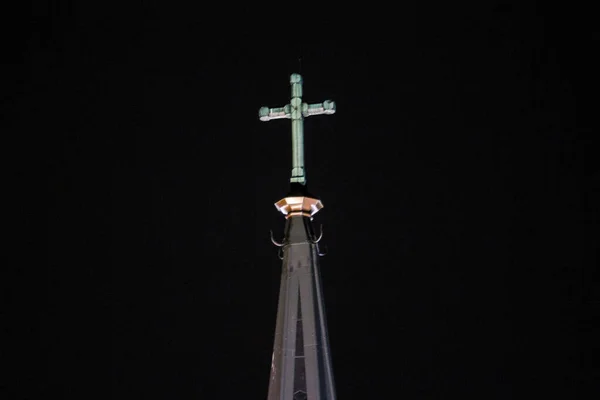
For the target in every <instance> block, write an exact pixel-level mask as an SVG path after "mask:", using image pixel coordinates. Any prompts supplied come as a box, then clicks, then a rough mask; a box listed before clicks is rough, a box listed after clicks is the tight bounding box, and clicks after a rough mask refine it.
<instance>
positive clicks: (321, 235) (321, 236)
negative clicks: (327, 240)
mask: <svg viewBox="0 0 600 400" xmlns="http://www.w3.org/2000/svg"><path fill="white" fill-rule="evenodd" d="M321 239H323V224H321V234H320V235H319V238H318V239H317V240H315V243H319V242H320V241H321Z"/></svg>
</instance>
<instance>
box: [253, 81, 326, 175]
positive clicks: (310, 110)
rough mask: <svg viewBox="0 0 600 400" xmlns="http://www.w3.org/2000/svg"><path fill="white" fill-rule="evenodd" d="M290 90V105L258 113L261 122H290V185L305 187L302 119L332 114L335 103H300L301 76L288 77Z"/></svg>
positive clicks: (263, 109) (264, 109) (267, 108)
mask: <svg viewBox="0 0 600 400" xmlns="http://www.w3.org/2000/svg"><path fill="white" fill-rule="evenodd" d="M290 85H291V89H292V93H291V100H290V104H287V105H285V106H284V107H278V108H269V107H261V109H260V110H259V112H258V115H259V117H260V120H261V121H271V120H274V119H282V118H287V119H291V120H292V177H291V178H290V182H291V183H299V184H301V185H303V186H304V185H306V173H305V172H304V118H305V117H310V116H312V115H321V114H334V113H335V102H333V101H330V100H325V101H324V102H322V103H317V104H307V103H303V102H302V76H300V75H299V74H292V75H291V76H290Z"/></svg>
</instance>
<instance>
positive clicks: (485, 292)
mask: <svg viewBox="0 0 600 400" xmlns="http://www.w3.org/2000/svg"><path fill="white" fill-rule="evenodd" d="M31 4H32V7H31V9H29V10H27V13H26V16H27V18H26V22H25V23H23V24H21V26H20V29H19V30H18V34H15V36H14V38H13V37H10V36H9V37H5V40H6V39H8V40H7V42H9V43H11V47H10V49H11V50H16V51H15V52H14V54H15V55H14V56H13V57H12V58H10V59H9V60H7V62H6V63H4V67H6V68H7V69H5V74H4V77H3V79H6V81H7V82H9V83H10V85H8V86H5V88H6V89H5V90H4V93H3V97H2V112H3V115H4V116H5V117H4V118H3V122H4V123H5V124H6V128H5V129H3V131H4V132H5V135H6V137H7V138H8V137H10V138H16V139H17V141H18V142H19V143H20V144H22V146H21V147H19V148H20V149H23V152H22V153H23V154H22V156H21V153H19V157H18V161H15V162H13V163H12V164H11V171H14V172H15V174H14V177H15V178H16V181H17V182H18V183H19V186H20V187H21V190H19V191H18V196H16V198H17V199H18V201H17V205H16V206H15V207H16V208H14V209H12V210H11V211H10V212H11V213H12V212H14V211H16V214H17V215H19V216H21V215H22V216H23V217H22V218H21V217H20V218H21V220H20V223H19V229H18V230H17V231H15V232H16V235H14V236H15V237H16V238H17V240H18V242H19V244H20V245H22V246H20V247H18V249H19V251H18V257H17V259H16V261H13V262H10V263H9V266H10V267H11V268H9V269H8V271H10V275H9V277H7V279H6V280H5V282H6V283H7V284H8V290H7V291H5V293H6V296H5V297H6V300H7V303H6V304H7V307H6V312H5V317H6V318H4V321H5V324H4V325H5V326H4V328H3V329H4V333H5V339H3V342H4V345H5V348H6V350H5V351H4V353H3V354H4V355H3V360H4V364H5V365H6V367H7V368H6V372H5V373H4V374H3V375H2V378H1V381H0V383H1V384H2V389H1V390H2V391H3V392H2V393H3V398H6V399H9V398H10V399H49V398H60V399H71V398H73V399H192V398H194V399H234V398H243V399H264V398H266V392H267V387H268V375H269V368H270V362H271V351H272V345H273V332H274V326H275V313H276V306H277V295H278V289H279V287H278V285H279V276H280V269H279V268H280V267H279V265H280V261H279V260H278V258H277V254H276V249H275V247H273V246H272V244H271V242H270V240H269V229H273V230H274V231H275V233H276V235H277V236H281V234H282V229H283V224H284V219H283V217H282V216H281V215H280V214H278V213H277V211H276V209H275V207H274V206H273V203H274V202H276V201H277V200H279V199H280V198H281V197H282V196H284V195H285V193H286V191H287V188H288V183H287V182H288V179H289V174H290V164H291V151H290V124H289V121H287V120H286V121H274V122H269V123H263V122H260V121H259V120H258V115H257V112H258V109H259V108H260V107H261V106H264V105H266V106H271V107H275V106H283V105H284V104H285V103H286V102H287V101H288V100H289V75H290V74H291V73H293V72H300V73H301V74H302V75H303V77H304V99H305V101H307V102H311V103H312V102H320V101H323V100H325V99H332V100H335V101H336V103H337V108H338V111H337V113H336V114H335V115H333V116H319V117H311V118H309V119H307V120H306V121H305V134H306V135H305V136H306V164H307V174H308V182H309V188H310V190H311V192H313V193H315V194H317V195H319V196H320V198H321V199H322V201H323V203H324V205H325V208H324V210H323V211H321V212H320V213H319V214H318V215H317V216H316V218H315V223H316V224H323V226H324V231H325V236H324V239H323V243H325V245H326V246H327V248H328V251H329V253H328V255H327V256H326V257H325V258H323V259H322V278H323V282H324V291H325V300H326V309H327V319H328V324H329V336H330V342H331V353H332V357H333V366H334V374H335V380H336V387H337V393H338V397H339V398H340V399H382V398H390V399H392V398H399V399H453V398H467V399H468V398H473V399H475V398H477V399H481V398H484V399H520V398H563V399H587V398H595V397H596V396H597V395H598V379H599V372H598V371H599V370H598V361H597V360H598V351H597V346H595V345H593V343H594V342H597V336H598V334H599V331H598V329H597V328H596V327H595V326H594V321H595V320H594V317H596V316H597V311H598V307H599V301H600V298H599V297H598V292H597V291H595V288H594V282H597V281H598V269H597V258H596V252H595V244H596V243H595V237H594V236H593V235H592V234H588V233H587V232H588V230H587V229H588V228H590V227H595V226H597V222H598V218H597V216H598V214H597V203H598V202H600V198H599V196H598V193H597V192H594V191H592V188H593V187H596V188H597V185H598V179H599V174H598V169H595V168H594V167H593V166H592V161H593V156H592V153H593V150H594V146H596V145H597V144H598V139H597V135H598V123H597V122H596V120H597V118H596V116H595V114H596V113H597V106H598V102H597V96H598V94H597V92H598V78H597V68H598V64H597V63H596V62H595V58H596V55H597V53H598V41H599V40H600V36H599V33H598V29H597V23H596V22H594V19H593V18H592V14H591V13H590V11H589V10H585V9H578V10H575V9H570V10H568V12H566V10H564V9H561V8H559V7H556V8H550V7H549V6H545V7H544V6H541V5H538V6H534V5H532V4H529V3H523V2H513V3H510V2H489V3H487V4H479V5H470V6H463V7H457V6H454V5H453V6H445V7H444V6H443V5H436V4H428V5H425V4H423V5H421V6H419V7H413V8H410V7H406V8H405V9H403V10H402V12H398V13H397V14H395V12H394V13H392V11H391V10H390V11H389V13H391V14H392V15H391V17H392V20H394V22H393V23H389V24H388V26H387V27H388V28H391V29H390V33H387V34H385V35H384V34H380V35H376V34H374V33H373V32H371V28H370V26H372V25H373V24H375V25H380V24H381V22H380V21H382V20H383V19H382V17H383V16H384V15H385V14H386V12H385V11H381V12H380V14H378V15H377V16H373V17H370V16H369V17H367V16H363V17H362V19H357V20H348V18H347V17H345V16H344V12H345V10H344V9H340V10H338V11H334V12H331V13H330V14H328V18H329V21H328V25H329V27H328V28H327V29H325V28H321V30H318V29H316V30H314V31H311V29H310V28H309V26H308V25H307V26H306V27H305V28H303V29H298V31H297V32H298V33H294V29H296V28H298V27H297V26H296V25H295V24H294V23H293V22H291V21H292V18H291V17H290V15H291V14H287V15H280V16H279V17H277V19H278V20H277V22H279V23H286V24H288V26H287V28H285V30H278V28H276V27H275V26H269V25H265V26H261V24H260V22H258V20H257V21H256V26H255V28H265V29H267V33H268V35H267V34H263V33H261V32H259V31H258V30H253V31H249V30H247V29H244V28H242V27H241V26H238V25H236V24H235V23H233V22H232V21H230V22H231V24H229V25H219V24H217V25H218V26H217V27H214V28H210V29H207V28H209V27H208V26H207V25H208V24H210V23H211V22H212V20H213V17H214V16H213V14H211V13H207V12H204V13H202V11H203V9H202V8H201V6H199V5H198V6H196V7H189V8H186V7H181V8H175V7H172V6H168V5H167V4H166V3H165V4H164V5H162V6H158V5H157V4H152V5H150V3H140V4H135V5H133V4H130V5H128V7H127V8H126V7H124V6H120V7H116V8H111V7H109V6H104V7H100V6H95V7H94V6H90V5H88V6H84V5H83V4H80V5H66V4H64V5H63V4H62V3H51V2H48V3H45V2H35V3H31ZM232 7H233V5H232ZM313 7H316V8H317V9H318V8H319V7H318V5H313ZM561 7H562V6H561ZM434 9H437V10H438V12H437V13H434V12H433V10H434ZM238 11H244V10H239V9H238ZM310 12H312V11H311V10H305V13H303V14H302V15H303V16H305V15H307V14H309V13H310ZM314 12H315V13H318V10H314ZM225 16H227V15H225ZM247 18H249V16H247ZM340 22H346V23H347V24H346V26H347V25H348V22H349V25H354V27H353V28H354V29H352V30H349V31H348V33H346V32H345V31H344V32H342V31H339V30H337V29H336V24H337V23H340ZM594 24H595V25H594ZM350 31H352V32H350ZM311 32H313V33H311ZM368 33H373V35H368ZM228 34H230V35H232V36H233V35H234V34H235V36H234V37H233V38H231V39H226V36H227V35H228ZM236 37H237V40H236V39H235V38H236ZM10 54H12V53H10ZM6 150H8V151H7V153H11V152H12V151H11V150H10V149H6ZM594 153H595V151H594ZM9 155H10V154H9ZM40 222H41V225H42V227H41V228H38V225H39V223H40ZM42 242H43V243H44V244H43V246H41V247H39V246H38V245H37V244H38V243H42ZM37 256H42V258H43V261H42V262H39V261H34V259H35V258H36V257H37ZM13 267H14V268H13ZM593 392H595V395H594V394H593Z"/></svg>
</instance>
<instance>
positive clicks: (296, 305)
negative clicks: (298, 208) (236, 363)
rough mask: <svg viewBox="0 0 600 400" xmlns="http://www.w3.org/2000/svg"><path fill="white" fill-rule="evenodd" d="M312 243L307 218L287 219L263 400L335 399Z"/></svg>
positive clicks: (316, 253) (315, 248) (316, 249)
mask: <svg viewBox="0 0 600 400" xmlns="http://www.w3.org/2000/svg"><path fill="white" fill-rule="evenodd" d="M317 242H318V239H317V237H316V236H315V233H314V230H313V228H312V223H311V218H310V217H306V216H301V215H294V216H292V217H290V218H288V219H287V221H286V227H285V240H284V242H283V268H282V272H281V287H280V291H279V305H278V312H277V325H276V328H275V344H274V347H273V358H272V364H271V376H270V381H269V395H268V400H299V399H307V400H333V399H335V388H334V381H333V373H332V366H331V355H330V353H329V342H328V337H327V325H326V319H325V310H324V302H323V292H322V287H321V277H320V272H319V247H318V246H319V245H318V243H317ZM302 396H304V397H302Z"/></svg>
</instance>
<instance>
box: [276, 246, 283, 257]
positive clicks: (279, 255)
mask: <svg viewBox="0 0 600 400" xmlns="http://www.w3.org/2000/svg"><path fill="white" fill-rule="evenodd" d="M277 257H279V259H280V260H283V249H282V248H281V247H280V248H279V249H277Z"/></svg>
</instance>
